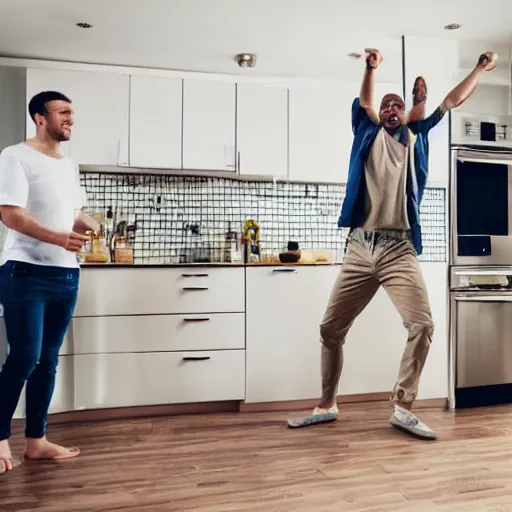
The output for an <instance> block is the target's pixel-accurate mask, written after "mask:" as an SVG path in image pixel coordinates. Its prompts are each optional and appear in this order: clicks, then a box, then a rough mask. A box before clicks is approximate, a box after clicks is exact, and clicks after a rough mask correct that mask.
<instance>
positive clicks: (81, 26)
mask: <svg viewBox="0 0 512 512" xmlns="http://www.w3.org/2000/svg"><path fill="white" fill-rule="evenodd" d="M76 26H77V27H80V28H92V25H90V24H89V23H85V22H84V21H81V22H80V23H77V24H76Z"/></svg>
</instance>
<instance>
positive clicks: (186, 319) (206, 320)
mask: <svg viewBox="0 0 512 512" xmlns="http://www.w3.org/2000/svg"><path fill="white" fill-rule="evenodd" d="M183 321H184V322H209V321H210V319H209V318H206V317H205V318H184V319H183Z"/></svg>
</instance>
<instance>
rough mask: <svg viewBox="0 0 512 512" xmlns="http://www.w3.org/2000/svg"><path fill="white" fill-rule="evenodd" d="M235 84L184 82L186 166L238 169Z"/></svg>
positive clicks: (220, 169)
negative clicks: (236, 156) (236, 157)
mask: <svg viewBox="0 0 512 512" xmlns="http://www.w3.org/2000/svg"><path fill="white" fill-rule="evenodd" d="M235 118H236V85H235V84H234V83H227V82H213V81H204V80H192V79H185V80H184V82H183V168H184V169H192V170H214V171H215V170H219V171H235V170H236V167H235V166H236V159H235V125H236V122H235Z"/></svg>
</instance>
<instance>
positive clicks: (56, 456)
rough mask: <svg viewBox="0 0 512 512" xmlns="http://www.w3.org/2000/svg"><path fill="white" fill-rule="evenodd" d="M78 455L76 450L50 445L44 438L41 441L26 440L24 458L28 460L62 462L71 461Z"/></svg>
mask: <svg viewBox="0 0 512 512" xmlns="http://www.w3.org/2000/svg"><path fill="white" fill-rule="evenodd" d="M79 455H80V450H79V449H78V448H65V447H64V446H59V445H58V444H54V443H50V441H48V439H46V437H42V438H41V439H32V438H27V439H26V449H25V458H27V459H29V460H63V459H73V458H75V457H78V456H79Z"/></svg>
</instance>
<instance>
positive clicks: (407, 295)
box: [320, 229, 434, 407]
mask: <svg viewBox="0 0 512 512" xmlns="http://www.w3.org/2000/svg"><path fill="white" fill-rule="evenodd" d="M405 235H406V234H405V233H402V232H395V233H393V232H373V231H363V230H361V229H356V230H354V231H353V232H352V233H351V235H350V237H349V241H348V245H347V252H346V254H345V258H344V260H343V265H342V267H341V271H340V273H339V275H338V278H337V280H336V282H335V284H334V287H333V290H332V292H331V296H330V299H329V303H328V305H327V309H326V311H325V315H324V318H323V321H322V323H321V326H320V334H321V341H322V401H321V403H320V406H321V407H328V406H330V405H332V404H333V403H334V402H335V400H336V395H337V392H338V384H339V380H340V376H341V370H342V367H343V344H344V343H345V338H346V336H347V333H348V331H349V329H350V327H351V326H352V324H353V322H354V320H355V319H356V317H357V316H358V315H359V314H360V313H361V312H362V311H363V309H364V308H365V307H366V306H367V305H368V303H369V302H370V300H371V299H372V298H373V296H374V295H375V293H376V292H377V290H378V288H379V286H380V285H382V286H383V287H384V288H385V290H386V291H387V293H388V295H389V297H390V298H391V300H392V302H393V304H394V305H395V307H396V308H397V310H398V312H399V313H400V315H401V317H402V320H403V323H404V326H405V327H406V329H407V331H408V337H407V343H406V344H405V349H404V353H403V356H402V361H401V363H400V370H399V372H398V379H397V381H396V383H395V385H394V387H393V392H392V396H391V400H392V401H393V402H394V403H398V404H401V405H403V406H406V407H410V406H411V404H412V402H413V401H414V399H415V398H416V394H417V392H418V384H419V379H420V375H421V372H422V370H423V366H424V364H425V360H426V358H427V354H428V351H429V348H430V343H431V342H432V334H433V330H434V324H433V322H432V315H431V312H430V305H429V299H428V294H427V289H426V286H425V282H424V280H423V276H422V274H421V269H420V266H419V264H418V261H417V259H416V251H415V250H414V247H413V245H412V243H411V242H410V241H409V239H408V238H407V237H406V236H405ZM381 328H385V326H377V328H376V329H375V335H376V336H377V337H378V332H379V329H381ZM382 350H386V349H385V347H382Z"/></svg>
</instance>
